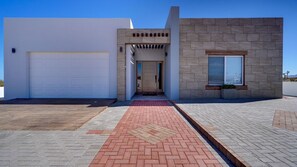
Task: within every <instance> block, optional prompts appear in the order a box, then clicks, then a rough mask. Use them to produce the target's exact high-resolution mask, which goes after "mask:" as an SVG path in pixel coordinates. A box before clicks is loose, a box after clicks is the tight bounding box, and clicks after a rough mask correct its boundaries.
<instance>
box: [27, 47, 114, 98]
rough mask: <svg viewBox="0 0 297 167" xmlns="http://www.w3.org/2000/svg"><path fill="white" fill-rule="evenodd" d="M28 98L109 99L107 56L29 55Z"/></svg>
mask: <svg viewBox="0 0 297 167" xmlns="http://www.w3.org/2000/svg"><path fill="white" fill-rule="evenodd" d="M30 97H31V98H109V55H108V53H99V52H95V53H93V52H92V53H88V52H86V53H80V52H79V53H77V52H75V53H72V52H63V53H57V52H55V53H53V52H46V53H45V52H38V53H37V52H34V53H31V54H30Z"/></svg>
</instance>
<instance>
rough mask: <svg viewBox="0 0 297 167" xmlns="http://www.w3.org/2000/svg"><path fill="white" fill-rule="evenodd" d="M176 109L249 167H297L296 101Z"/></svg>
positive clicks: (184, 104) (191, 104) (204, 103)
mask: <svg viewBox="0 0 297 167" xmlns="http://www.w3.org/2000/svg"><path fill="white" fill-rule="evenodd" d="M177 105H178V106H179V107H180V108H181V109H183V110H184V111H185V112H186V113H187V114H188V115H190V116H191V117H192V118H194V119H195V120H196V121H197V122H199V123H200V124H202V125H203V126H204V127H205V128H206V129H207V131H208V132H209V133H210V134H211V135H213V136H214V137H215V138H217V139H219V140H220V142H222V143H223V144H224V145H225V146H227V147H228V148H229V149H230V151H231V152H233V153H235V154H236V155H238V156H239V157H241V158H242V159H243V160H244V161H246V162H247V163H249V164H250V165H251V166H282V167H284V166H297V132H296V131H295V127H297V126H296V124H297V119H296V113H297V98H295V97H284V98H283V99H272V100H258V101H252V100H249V101H247V100H196V101H178V102H177Z"/></svg>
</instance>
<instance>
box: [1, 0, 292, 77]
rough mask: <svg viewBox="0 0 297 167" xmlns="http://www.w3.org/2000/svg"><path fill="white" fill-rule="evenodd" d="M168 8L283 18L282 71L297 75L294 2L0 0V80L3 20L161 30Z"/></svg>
mask: <svg viewBox="0 0 297 167" xmlns="http://www.w3.org/2000/svg"><path fill="white" fill-rule="evenodd" d="M170 6H180V15H181V17H182V18H188V17H197V18H223V17H231V18H238V17H283V18H284V52H283V53H284V68H283V70H284V71H287V70H289V71H290V74H297V49H296V47H297V42H296V39H297V0H146V1H145V0H119V1H115V0H0V79H3V18H4V17H39V18H46V17H54V18H59V17H70V18H71V17H78V18H88V17H90V18H97V17H98V18H131V19H132V21H133V25H134V27H135V28H163V27H164V24H165V22H166V19H167V15H168V11H169V8H170Z"/></svg>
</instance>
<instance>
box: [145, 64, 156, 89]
mask: <svg viewBox="0 0 297 167" xmlns="http://www.w3.org/2000/svg"><path fill="white" fill-rule="evenodd" d="M156 67H157V63H156V62H143V63H142V75H143V81H142V91H143V93H156V91H157V68H156Z"/></svg>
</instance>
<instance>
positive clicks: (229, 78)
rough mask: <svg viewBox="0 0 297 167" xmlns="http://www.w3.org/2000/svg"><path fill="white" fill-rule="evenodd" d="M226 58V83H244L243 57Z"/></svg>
mask: <svg viewBox="0 0 297 167" xmlns="http://www.w3.org/2000/svg"><path fill="white" fill-rule="evenodd" d="M225 58H226V74H225V75H226V76H225V84H233V85H236V84H242V57H234V56H230V57H225Z"/></svg>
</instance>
